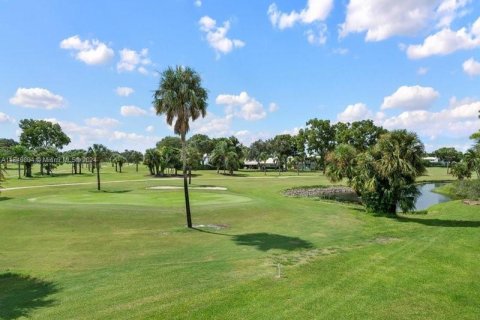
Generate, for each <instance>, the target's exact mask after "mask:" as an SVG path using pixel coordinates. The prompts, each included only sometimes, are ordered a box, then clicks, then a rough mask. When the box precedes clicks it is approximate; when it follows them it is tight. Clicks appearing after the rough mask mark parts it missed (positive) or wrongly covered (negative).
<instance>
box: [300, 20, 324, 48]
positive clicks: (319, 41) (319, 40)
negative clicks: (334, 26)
mask: <svg viewBox="0 0 480 320" xmlns="http://www.w3.org/2000/svg"><path fill="white" fill-rule="evenodd" d="M305 35H306V36H307V41H308V43H310V44H314V45H319V46H320V45H323V44H325V43H326V42H327V25H325V24H323V23H321V24H318V25H317V30H314V29H308V30H307V31H306V32H305Z"/></svg>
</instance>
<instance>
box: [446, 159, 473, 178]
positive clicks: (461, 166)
mask: <svg viewBox="0 0 480 320" xmlns="http://www.w3.org/2000/svg"><path fill="white" fill-rule="evenodd" d="M450 173H451V175H452V176H454V177H455V178H457V179H458V180H464V179H465V178H466V179H470V178H471V177H472V169H471V168H470V167H469V165H468V163H467V162H465V161H461V162H457V163H455V164H453V165H452V168H451V169H450Z"/></svg>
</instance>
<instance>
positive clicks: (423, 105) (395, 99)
mask: <svg viewBox="0 0 480 320" xmlns="http://www.w3.org/2000/svg"><path fill="white" fill-rule="evenodd" d="M438 96H439V93H438V92H437V91H435V89H433V88H431V87H421V86H411V87H409V86H401V87H400V88H398V89H397V91H395V92H394V93H393V94H392V95H391V96H388V97H385V98H384V99H383V104H382V110H385V109H393V108H400V109H406V110H423V109H428V108H430V107H431V106H432V104H433V102H434V101H435V100H436V99H437V98H438Z"/></svg>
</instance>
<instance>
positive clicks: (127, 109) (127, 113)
mask: <svg viewBox="0 0 480 320" xmlns="http://www.w3.org/2000/svg"><path fill="white" fill-rule="evenodd" d="M120 114H121V115H122V116H124V117H131V116H144V115H146V114H147V111H146V110H145V109H142V108H139V107H137V106H122V107H121V108H120Z"/></svg>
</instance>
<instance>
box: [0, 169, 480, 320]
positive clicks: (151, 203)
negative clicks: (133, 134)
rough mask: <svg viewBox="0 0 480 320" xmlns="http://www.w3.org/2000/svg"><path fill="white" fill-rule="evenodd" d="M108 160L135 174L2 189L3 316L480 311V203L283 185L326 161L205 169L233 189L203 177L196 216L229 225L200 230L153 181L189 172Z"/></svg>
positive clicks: (436, 315) (475, 314)
mask: <svg viewBox="0 0 480 320" xmlns="http://www.w3.org/2000/svg"><path fill="white" fill-rule="evenodd" d="M105 171H106V172H105V173H104V175H103V176H104V181H108V180H110V181H118V180H131V181H130V182H125V183H112V184H105V185H104V190H105V192H96V191H95V185H94V184H87V185H75V186H64V187H50V188H36V189H20V190H9V191H5V192H3V193H2V198H1V199H0V200H1V201H0V221H1V223H0V257H1V258H0V318H2V319H14V318H17V317H21V316H26V317H30V318H33V319H85V318H89V319H92V318H94V319H126V318H135V319H141V318H145V319H207V318H212V319H225V318H229V319H285V318H297V319H300V318H316V319H332V318H333V319H345V318H357V319H385V318H389V319H415V318H416V319H452V318H455V319H460V318H461V319H478V318H479V317H480V309H479V307H478V306H479V305H480V279H479V277H478V270H479V269H480V253H479V250H478V244H479V243H480V232H479V227H480V207H472V206H466V205H463V204H462V203H460V202H456V201H453V202H449V203H445V204H441V205H436V206H434V207H432V208H431V209H430V211H429V214H427V215H422V216H402V217H400V218H398V219H392V218H387V217H374V216H371V215H367V214H365V213H364V212H363V211H362V209H361V208H360V207H358V206H351V205H343V204H339V203H333V202H322V201H316V200H312V199H302V198H288V197H284V196H283V195H282V194H281V192H282V190H284V189H287V188H292V187H295V186H302V185H319V184H320V185H321V184H328V181H327V180H326V179H325V178H324V177H323V176H318V174H302V175H301V176H300V177H297V176H296V174H291V175H290V176H285V175H283V174H282V176H280V177H277V174H276V173H269V174H268V175H267V177H264V176H263V173H242V175H244V176H242V177H228V176H222V175H217V174H215V173H214V172H201V173H200V175H199V176H198V177H196V178H194V180H193V185H194V186H205V185H215V186H223V187H226V188H227V189H228V190H227V191H216V190H215V191H214V190H191V196H192V211H193V219H194V223H195V224H203V225H210V224H215V225H222V226H228V227H227V228H224V229H219V230H217V229H215V228H208V227H207V228H201V229H200V230H186V228H185V227H184V225H185V217H184V212H183V202H182V193H181V191H173V190H150V189H148V188H149V187H152V186H160V185H177V186H180V185H181V180H178V179H168V178H167V179H148V177H147V176H145V172H144V171H142V172H141V173H138V174H137V173H135V172H133V171H134V170H133V169H132V168H131V167H130V168H127V169H126V171H127V172H126V173H122V174H116V173H112V172H111V171H108V170H107V168H106V170H105ZM432 177H433V178H435V179H436V178H437V177H435V173H433V174H432ZM92 179H94V177H91V176H90V177H89V176H88V175H86V176H84V177H70V176H59V177H53V178H51V177H47V178H43V177H42V178H34V179H31V180H28V181H26V180H20V181H17V180H15V179H10V180H9V181H7V183H6V186H8V187H15V186H25V185H42V184H59V183H77V182H85V181H87V180H88V181H91V180H92ZM142 179H146V181H133V180H142ZM438 180H443V179H438ZM93 182H94V181H93ZM279 266H280V274H281V276H280V277H278V276H277V275H278V272H279V270H278V267H279Z"/></svg>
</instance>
